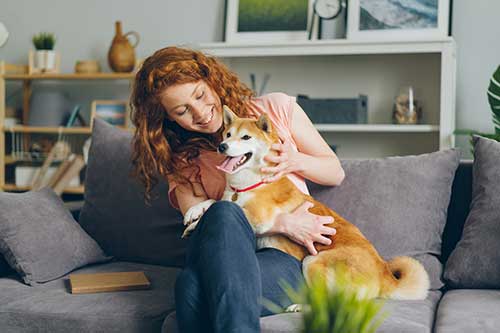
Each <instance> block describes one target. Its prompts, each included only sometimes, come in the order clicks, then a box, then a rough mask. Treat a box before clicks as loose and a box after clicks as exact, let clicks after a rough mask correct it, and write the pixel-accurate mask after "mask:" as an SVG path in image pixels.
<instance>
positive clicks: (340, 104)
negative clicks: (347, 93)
mask: <svg viewBox="0 0 500 333" xmlns="http://www.w3.org/2000/svg"><path fill="white" fill-rule="evenodd" d="M297 103H298V104H299V105H300V106H301V107H302V109H304V111H305V112H306V114H307V115H308V116H309V118H310V119H311V121H312V122H313V123H315V124H366V123H367V120H368V97H367V96H365V95H359V97H358V98H309V97H307V96H304V95H298V96H297Z"/></svg>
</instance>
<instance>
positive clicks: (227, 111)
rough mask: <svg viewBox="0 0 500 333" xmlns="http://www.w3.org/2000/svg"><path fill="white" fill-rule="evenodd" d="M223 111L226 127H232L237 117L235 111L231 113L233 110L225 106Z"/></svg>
mask: <svg viewBox="0 0 500 333" xmlns="http://www.w3.org/2000/svg"><path fill="white" fill-rule="evenodd" d="M222 109H223V113H224V126H226V127H227V126H229V125H231V123H232V122H233V120H234V118H235V117H236V115H235V114H234V112H233V111H231V109H230V108H229V107H228V106H227V105H224V106H223V107H222Z"/></svg>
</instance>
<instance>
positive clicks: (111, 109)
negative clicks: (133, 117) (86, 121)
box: [90, 100, 128, 128]
mask: <svg viewBox="0 0 500 333" xmlns="http://www.w3.org/2000/svg"><path fill="white" fill-rule="evenodd" d="M94 118H101V119H103V120H105V121H106V122H108V123H109V124H111V125H114V126H117V127H123V128H126V127H127V126H128V120H127V119H128V101H125V100H123V101H122V100H96V101H93V102H92V106H91V111H90V123H91V124H92V125H93V124H94Z"/></svg>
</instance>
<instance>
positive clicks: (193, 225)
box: [181, 221, 198, 238]
mask: <svg viewBox="0 0 500 333" xmlns="http://www.w3.org/2000/svg"><path fill="white" fill-rule="evenodd" d="M197 225H198V221H196V222H193V223H191V224H190V225H188V226H187V228H186V229H184V232H183V233H182V236H181V238H188V237H189V235H191V233H192V232H193V230H194V229H195V228H196V226H197Z"/></svg>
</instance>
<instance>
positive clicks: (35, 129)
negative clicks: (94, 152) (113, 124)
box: [3, 126, 92, 134]
mask: <svg viewBox="0 0 500 333" xmlns="http://www.w3.org/2000/svg"><path fill="white" fill-rule="evenodd" d="M3 130H4V132H11V133H49V134H50V133H52V134H59V133H61V134H91V133H92V128H90V127H44V126H13V127H4V128H3Z"/></svg>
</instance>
